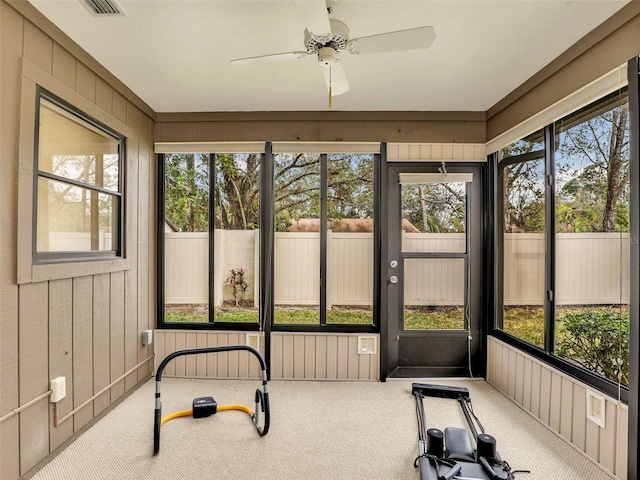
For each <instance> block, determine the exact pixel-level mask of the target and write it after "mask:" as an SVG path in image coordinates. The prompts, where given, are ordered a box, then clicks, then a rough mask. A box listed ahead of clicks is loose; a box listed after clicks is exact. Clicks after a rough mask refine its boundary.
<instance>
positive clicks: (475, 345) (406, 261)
mask: <svg viewBox="0 0 640 480" xmlns="http://www.w3.org/2000/svg"><path fill="white" fill-rule="evenodd" d="M483 171H484V170H483V166H482V165H480V164H449V165H446V164H444V163H437V164H431V163H429V164H420V165H416V164H390V165H389V168H388V187H389V190H388V195H389V196H388V211H387V215H388V223H387V241H388V244H387V251H388V258H387V259H386V260H387V265H386V267H385V266H383V267H382V272H383V275H382V277H383V280H386V286H383V288H382V291H383V292H384V291H385V288H386V293H387V302H388V303H387V309H386V310H387V321H388V325H387V326H388V330H387V341H388V345H387V346H388V349H387V362H388V363H387V369H388V373H389V376H390V377H406V378H412V377H426V376H428V377H433V376H447V377H448V376H469V375H470V374H473V375H476V374H477V373H478V372H482V370H483V368H482V363H481V361H480V360H481V359H480V351H479V350H480V345H481V344H482V342H481V338H480V334H481V328H480V324H481V322H480V318H481V313H482V296H481V293H482V291H481V290H482V278H483V277H482V264H483V253H482V222H483V214H482V208H481V207H482V204H483V189H482V181H483ZM385 272H386V278H385Z"/></svg>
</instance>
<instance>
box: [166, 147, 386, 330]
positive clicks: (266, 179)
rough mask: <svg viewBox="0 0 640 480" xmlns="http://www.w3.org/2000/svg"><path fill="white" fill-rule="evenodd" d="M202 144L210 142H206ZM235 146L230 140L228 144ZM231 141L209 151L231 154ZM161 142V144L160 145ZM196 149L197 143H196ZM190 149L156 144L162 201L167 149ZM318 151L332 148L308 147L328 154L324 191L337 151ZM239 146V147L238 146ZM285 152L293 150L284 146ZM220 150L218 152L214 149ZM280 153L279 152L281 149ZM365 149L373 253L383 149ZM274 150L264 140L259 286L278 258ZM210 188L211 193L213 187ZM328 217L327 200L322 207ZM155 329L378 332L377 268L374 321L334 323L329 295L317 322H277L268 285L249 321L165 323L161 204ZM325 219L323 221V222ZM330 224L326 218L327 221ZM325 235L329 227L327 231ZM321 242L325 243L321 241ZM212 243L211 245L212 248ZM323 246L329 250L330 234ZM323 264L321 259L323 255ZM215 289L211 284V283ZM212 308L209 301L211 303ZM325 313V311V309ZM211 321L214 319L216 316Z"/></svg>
mask: <svg viewBox="0 0 640 480" xmlns="http://www.w3.org/2000/svg"><path fill="white" fill-rule="evenodd" d="M203 145H207V144H206V143H205V144H203ZM229 145H231V144H229ZM229 145H227V144H225V145H224V147H223V148H222V149H220V148H218V149H217V148H215V145H209V148H208V150H209V155H210V156H211V157H212V158H215V156H216V155H217V154H220V153H225V151H227V153H230V151H231V150H230V149H229ZM295 145H296V148H297V149H301V150H304V151H307V149H305V148H304V146H299V145H298V144H297V143H296V144H295ZM158 147H160V148H158ZM233 147H234V148H235V150H233V151H235V152H236V153H239V152H240V150H242V148H241V147H240V146H238V145H233ZM285 147H289V145H288V144H287V145H285ZM194 148H195V147H194ZM194 148H189V149H188V150H189V152H185V151H184V150H185V149H184V148H180V147H175V148H174V147H173V146H172V147H169V148H165V147H164V146H163V145H158V144H156V157H157V165H158V179H157V180H158V183H157V189H158V202H159V203H158V204H159V205H164V201H165V195H166V193H165V175H166V172H165V158H166V154H169V153H177V152H178V150H180V153H194V152H195V149H194ZM318 149H320V150H323V151H324V150H325V149H326V150H328V152H329V153H320V151H313V150H314V148H310V149H308V150H310V152H309V153H320V155H321V157H324V161H322V160H321V165H323V164H324V170H325V171H324V174H323V175H321V176H322V178H324V182H325V185H324V188H325V190H326V176H327V175H326V157H327V155H328V154H331V153H334V152H333V150H332V149H331V148H326V145H320V146H319V147H318ZM201 150H202V148H201V147H198V148H197V153H204V151H201ZM236 150H237V151H236ZM283 150H284V151H289V150H287V149H286V148H284V149H283ZM345 150H347V151H346V152H341V153H346V154H348V153H360V152H359V151H360V148H357V147H356V151H355V152H351V151H349V149H345ZM212 152H217V153H212ZM278 153H281V152H278ZM365 153H371V154H372V157H373V179H374V180H373V188H374V205H373V208H374V225H378V226H377V227H376V228H375V229H374V257H375V258H377V257H379V251H380V227H379V225H380V222H379V221H378V216H379V208H380V203H379V191H380V190H379V189H380V163H381V162H380V158H381V155H380V153H373V152H369V151H365ZM275 155H276V153H274V152H273V147H272V144H271V142H266V143H265V147H264V151H263V153H262V160H261V165H260V245H259V251H260V272H259V278H260V280H259V282H260V285H268V286H271V285H273V281H274V260H273V255H274V252H273V245H274V238H275V230H274V223H275V222H274V207H275V205H274V202H275V196H274V193H275V184H274V157H275ZM211 193H212V192H211ZM209 201H210V202H211V206H210V213H211V212H213V208H212V207H213V203H214V202H215V199H214V198H213V194H211V195H210V197H209ZM322 202H323V203H326V195H322ZM322 210H323V212H324V213H325V216H326V205H325V207H324V208H323V209H322ZM157 215H158V216H157V245H158V248H157V255H158V256H157V269H158V272H157V275H158V277H157V279H158V281H157V303H156V305H157V312H158V313H157V328H159V329H175V328H180V329H184V330H211V331H216V330H227V331H228V330H234V331H261V332H265V333H270V332H272V331H286V332H336V333H339V332H345V333H379V331H380V322H379V311H378V309H377V308H376V299H377V298H378V297H379V295H380V294H379V272H378V271H377V270H375V269H374V272H373V276H374V283H373V284H374V292H373V297H374V304H373V320H372V323H371V324H355V323H354V324H345V325H342V324H334V323H327V322H326V317H325V314H326V312H325V310H326V309H323V308H322V305H326V300H324V301H321V302H320V304H321V308H320V312H321V318H322V320H321V321H319V323H318V324H312V325H311V324H309V325H295V324H284V323H283V324H280V323H278V324H276V323H275V322H274V321H273V318H274V310H275V305H274V292H273V288H270V287H265V288H260V290H259V314H258V322H247V323H235V322H233V323H229V322H220V321H215V318H213V315H211V313H210V314H209V319H210V321H209V322H190V323H187V322H184V323H182V322H180V323H175V322H166V321H165V319H164V308H165V292H164V288H165V280H164V277H165V265H164V257H165V244H164V223H165V218H164V217H165V212H164V208H158V211H157ZM322 223H323V222H322V221H321V224H322ZM324 224H325V225H326V222H324ZM212 225H213V222H212V219H210V227H209V233H210V235H211V236H212V237H213V235H212V233H213V230H212V228H211V227H212ZM325 235H326V232H325ZM321 243H323V242H321ZM209 244H210V246H212V245H213V241H210V242H209ZM211 248H212V247H211ZM321 248H324V249H326V239H325V241H324V243H323V245H322V247H321ZM212 262H213V255H212V252H211V251H210V255H209V267H208V268H209V271H210V272H211V271H212V270H213V264H212ZM324 262H325V263H326V255H325V257H324ZM321 263H322V260H321ZM210 290H211V288H210ZM321 293H324V295H326V286H323V287H322V289H321ZM209 296H210V303H211V292H210V293H209ZM209 310H211V306H210V307H209ZM322 312H324V313H322ZM212 320H213V321H212Z"/></svg>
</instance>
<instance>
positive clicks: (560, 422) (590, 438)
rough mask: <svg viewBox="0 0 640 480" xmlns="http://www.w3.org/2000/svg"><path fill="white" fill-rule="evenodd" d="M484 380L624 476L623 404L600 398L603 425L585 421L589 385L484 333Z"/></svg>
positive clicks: (626, 420)
mask: <svg viewBox="0 0 640 480" xmlns="http://www.w3.org/2000/svg"><path fill="white" fill-rule="evenodd" d="M487 343H488V346H487V349H488V353H487V357H488V358H487V382H489V383H490V384H492V385H493V386H495V387H496V388H497V389H498V390H500V391H501V392H502V393H504V394H505V395H507V396H508V397H509V398H510V399H512V400H513V401H514V402H515V403H516V404H517V405H519V406H520V407H522V409H523V410H525V411H526V412H528V413H529V414H531V415H532V416H533V417H534V418H537V419H538V420H540V422H542V423H543V424H544V425H546V426H547V427H549V428H550V429H551V430H552V431H553V432H555V433H557V434H558V435H559V436H561V437H562V438H564V439H565V440H566V441H568V442H569V443H571V444H573V445H574V446H575V447H576V448H577V449H578V450H580V451H581V452H583V453H584V454H585V455H587V456H588V457H590V458H591V459H593V460H594V461H596V462H598V463H599V464H600V465H601V466H602V467H603V468H604V469H605V470H607V471H608V472H610V473H611V474H613V475H615V476H616V477H617V478H620V479H626V478H627V444H628V441H627V432H628V425H629V411H628V407H627V406H626V405H624V404H623V403H622V402H620V401H618V400H617V399H615V398H611V397H607V396H605V395H604V394H602V393H599V392H595V393H597V394H598V395H600V396H603V397H605V399H606V401H605V404H606V407H605V408H606V417H605V427H606V428H602V427H600V426H599V425H597V424H596V423H594V422H593V421H591V420H589V419H587V391H588V390H589V387H587V386H586V385H584V384H583V383H581V382H579V381H577V380H576V379H574V378H571V377H570V376H569V375H566V374H563V373H561V372H559V371H558V370H556V369H554V368H552V367H551V366H549V365H547V364H545V363H543V362H541V361H539V360H537V359H535V358H533V357H531V356H529V355H527V354H526V353H524V352H522V351H520V350H518V349H516V348H514V347H512V346H510V345H508V344H506V343H504V342H502V341H500V340H498V339H496V338H495V337H488V341H487Z"/></svg>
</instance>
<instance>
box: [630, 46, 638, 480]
mask: <svg viewBox="0 0 640 480" xmlns="http://www.w3.org/2000/svg"><path fill="white" fill-rule="evenodd" d="M627 72H628V73H627V75H628V77H629V146H630V154H629V176H630V178H629V182H630V184H631V200H630V223H631V232H630V233H631V245H629V248H630V272H631V279H630V287H629V299H630V305H629V310H630V331H629V393H630V394H629V399H628V405H629V426H628V428H629V431H628V451H627V476H628V478H630V479H636V478H638V473H639V465H638V455H639V454H640V451H639V448H638V447H639V444H638V435H639V434H640V418H639V416H638V415H639V400H638V391H639V389H640V378H639V376H640V325H639V319H640V278H638V275H639V272H640V244H639V242H638V239H639V238H640V191H639V190H638V189H639V188H640V57H638V56H636V57H634V58H632V59H631V60H629V62H628V69H627ZM633 187H636V188H633Z"/></svg>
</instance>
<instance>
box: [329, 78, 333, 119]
mask: <svg viewBox="0 0 640 480" xmlns="http://www.w3.org/2000/svg"><path fill="white" fill-rule="evenodd" d="M331 68H332V67H329V110H331V107H332V106H333V105H332V104H333V95H332V92H331Z"/></svg>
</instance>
